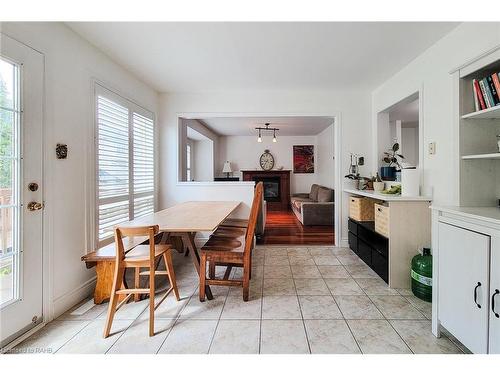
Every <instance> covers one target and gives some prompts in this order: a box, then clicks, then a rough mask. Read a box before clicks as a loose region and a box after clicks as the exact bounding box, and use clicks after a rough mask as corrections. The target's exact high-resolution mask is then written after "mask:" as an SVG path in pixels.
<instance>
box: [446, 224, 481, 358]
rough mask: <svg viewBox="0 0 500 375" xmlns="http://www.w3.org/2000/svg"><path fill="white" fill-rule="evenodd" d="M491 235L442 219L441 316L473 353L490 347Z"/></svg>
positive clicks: (450, 329) (447, 326) (447, 327)
mask: <svg viewBox="0 0 500 375" xmlns="http://www.w3.org/2000/svg"><path fill="white" fill-rule="evenodd" d="M489 251H490V237H488V236H485V235H483V234H479V233H475V232H472V231H469V230H466V229H463V228H458V227H455V226H452V225H449V224H444V223H439V255H438V256H439V291H438V293H439V296H440V299H439V319H440V321H441V324H442V325H443V326H445V327H446V329H447V330H449V331H450V332H452V333H453V335H454V336H455V337H456V338H457V339H459V340H460V342H462V343H463V344H464V345H465V346H466V347H467V348H469V350H470V351H472V352H473V353H487V350H488V293H489V288H488V283H489V280H488V268H489Z"/></svg>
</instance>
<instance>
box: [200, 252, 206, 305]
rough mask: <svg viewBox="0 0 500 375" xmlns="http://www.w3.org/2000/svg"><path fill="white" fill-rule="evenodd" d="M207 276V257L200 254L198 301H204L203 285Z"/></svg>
mask: <svg viewBox="0 0 500 375" xmlns="http://www.w3.org/2000/svg"><path fill="white" fill-rule="evenodd" d="M206 278H207V257H206V255H203V254H202V255H201V258H200V302H203V301H205V286H206Z"/></svg>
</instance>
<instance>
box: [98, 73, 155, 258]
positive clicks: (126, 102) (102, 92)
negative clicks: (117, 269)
mask: <svg viewBox="0 0 500 375" xmlns="http://www.w3.org/2000/svg"><path fill="white" fill-rule="evenodd" d="M99 96H103V97H105V98H106V99H108V100H111V101H113V102H115V103H117V104H119V105H121V106H123V107H125V108H127V110H128V176H129V181H128V193H127V194H124V195H120V196H116V197H107V198H104V200H106V202H105V203H104V204H107V203H114V202H120V201H122V200H128V206H129V220H133V219H134V199H136V198H141V197H145V196H149V195H152V196H153V212H154V211H156V208H157V153H156V150H157V146H156V142H157V137H156V131H157V128H156V118H155V113H154V112H153V111H150V110H148V109H145V108H144V107H142V106H141V105H139V104H137V103H136V102H134V101H133V100H131V99H128V98H126V97H125V96H123V95H121V94H119V93H117V92H116V91H114V90H110V89H108V88H106V87H104V86H103V85H102V84H100V83H97V82H95V83H94V128H93V132H94V152H93V159H94V174H93V175H94V186H93V188H94V194H93V197H94V215H93V216H94V220H93V223H94V224H93V227H94V233H93V242H94V245H95V248H96V249H98V248H101V247H103V246H106V245H107V244H110V243H112V242H113V241H114V238H113V237H112V236H111V237H108V238H105V239H102V240H100V239H99V205H100V201H101V200H100V199H99V155H98V151H99V112H98V111H99ZM134 113H137V114H139V115H141V116H143V117H146V118H148V119H150V120H151V121H152V122H153V191H152V192H150V191H147V192H141V193H137V194H135V193H134V126H133V125H134Z"/></svg>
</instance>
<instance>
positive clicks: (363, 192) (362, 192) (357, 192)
mask: <svg viewBox="0 0 500 375" xmlns="http://www.w3.org/2000/svg"><path fill="white" fill-rule="evenodd" d="M344 193H347V194H352V195H361V196H363V197H368V198H373V199H378V200H381V201H387V202H391V201H399V202H411V201H424V202H425V201H428V202H430V201H432V198H431V197H422V196H418V197H406V196H403V195H393V194H381V193H378V192H375V191H374V190H356V189H344Z"/></svg>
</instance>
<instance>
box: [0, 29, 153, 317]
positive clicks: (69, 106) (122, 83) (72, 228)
mask: <svg viewBox="0 0 500 375" xmlns="http://www.w3.org/2000/svg"><path fill="white" fill-rule="evenodd" d="M0 31H1V32H2V33H4V34H6V35H8V36H10V37H12V38H14V39H17V40H18V41H20V42H22V43H24V44H26V45H28V46H30V47H32V48H34V49H36V50H37V51H39V52H41V53H42V54H43V55H44V57H45V93H44V96H45V97H44V105H45V108H44V110H45V116H44V119H43V125H44V134H45V139H44V149H45V160H44V184H43V188H44V201H45V209H44V237H45V238H44V251H45V254H46V255H47V254H51V255H52V256H51V258H50V259H49V266H50V269H51V270H52V272H51V274H50V275H46V276H48V277H49V279H50V281H49V283H50V285H49V288H48V289H49V295H48V296H44V298H46V299H48V302H49V305H50V308H51V310H52V311H51V312H50V313H49V315H52V316H57V315H59V314H60V313H62V312H64V311H65V310H67V309H68V308H69V307H71V306H72V305H73V304H75V303H77V302H78V301H80V300H81V299H82V298H83V297H84V296H85V295H86V294H88V292H89V291H90V290H91V289H92V282H93V279H94V275H95V271H94V270H87V269H86V268H85V264H84V263H83V262H82V261H81V260H80V257H81V256H82V255H84V254H85V253H86V252H87V251H88V250H91V249H92V243H93V239H92V236H91V229H92V227H93V219H92V218H91V216H90V212H91V211H90V209H91V207H92V205H93V201H92V199H93V196H94V191H93V189H92V187H93V176H92V173H90V170H91V169H90V168H91V165H93V153H92V152H89V150H91V149H92V145H93V129H94V121H93V118H94V117H93V87H92V79H94V78H96V79H98V80H100V81H101V82H104V83H105V84H106V86H108V88H111V89H115V90H116V91H118V92H119V93H122V94H124V95H126V96H127V97H128V98H129V99H131V100H132V101H135V102H136V103H138V104H140V105H141V106H143V107H145V108H146V109H148V110H150V111H152V112H156V111H157V99H158V96H157V93H156V92H155V91H154V90H152V89H150V88H149V87H148V86H146V85H145V84H144V83H142V82H141V81H139V80H138V79H136V78H135V77H134V76H132V75H131V74H130V73H129V72H128V71H126V70H124V69H123V68H122V67H120V66H119V65H117V64H115V63H114V62H112V61H111V60H110V59H109V58H108V57H106V56H105V55H104V54H103V53H101V52H100V51H98V50H97V49H96V48H94V47H93V46H92V45H90V44H89V43H88V42H86V41H84V40H83V39H81V38H80V37H79V36H77V35H76V34H75V33H74V32H73V31H71V30H70V29H69V28H67V27H66V26H65V25H63V24H61V23H36V22H31V23H2V24H0ZM58 142H61V143H67V144H68V148H69V155H68V159H66V160H57V159H56V157H55V146H56V143H58Z"/></svg>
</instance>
